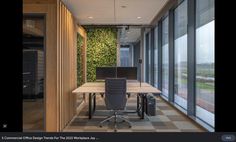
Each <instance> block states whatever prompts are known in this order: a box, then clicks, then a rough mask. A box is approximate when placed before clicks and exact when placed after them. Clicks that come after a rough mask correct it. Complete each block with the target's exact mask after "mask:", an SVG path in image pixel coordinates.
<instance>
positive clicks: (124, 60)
mask: <svg viewBox="0 0 236 142" xmlns="http://www.w3.org/2000/svg"><path fill="white" fill-rule="evenodd" d="M120 66H122V67H128V66H129V48H128V47H121V48H120Z"/></svg>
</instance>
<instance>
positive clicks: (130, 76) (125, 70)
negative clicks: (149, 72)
mask: <svg viewBox="0 0 236 142" xmlns="http://www.w3.org/2000/svg"><path fill="white" fill-rule="evenodd" d="M117 78H126V79H127V80H137V67H117Z"/></svg>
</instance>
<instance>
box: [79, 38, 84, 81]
mask: <svg viewBox="0 0 236 142" xmlns="http://www.w3.org/2000/svg"><path fill="white" fill-rule="evenodd" d="M83 44H84V40H83V37H82V36H81V35H80V34H77V86H80V85H82V84H83V83H84V82H83V76H82V75H83V69H82V66H83V63H82V47H83Z"/></svg>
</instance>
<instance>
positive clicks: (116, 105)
mask: <svg viewBox="0 0 236 142" xmlns="http://www.w3.org/2000/svg"><path fill="white" fill-rule="evenodd" d="M126 102H127V98H126V79H125V78H106V80H105V104H106V107H107V109H109V110H124V108H125V105H126Z"/></svg>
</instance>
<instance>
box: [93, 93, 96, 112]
mask: <svg viewBox="0 0 236 142" xmlns="http://www.w3.org/2000/svg"><path fill="white" fill-rule="evenodd" d="M95 110H96V94H95V93H93V113H94V112H95Z"/></svg>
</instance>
